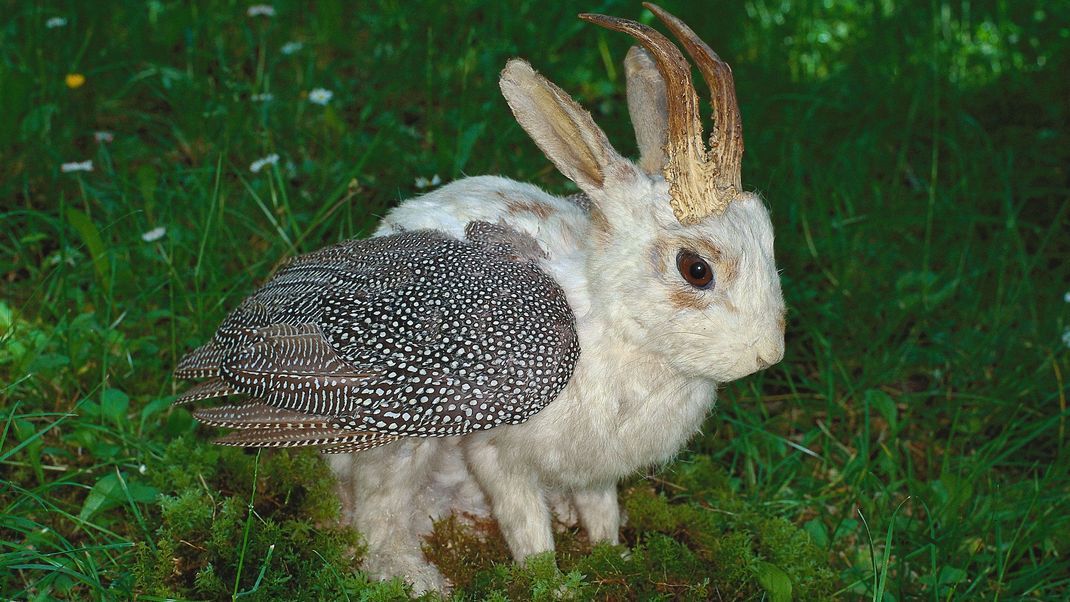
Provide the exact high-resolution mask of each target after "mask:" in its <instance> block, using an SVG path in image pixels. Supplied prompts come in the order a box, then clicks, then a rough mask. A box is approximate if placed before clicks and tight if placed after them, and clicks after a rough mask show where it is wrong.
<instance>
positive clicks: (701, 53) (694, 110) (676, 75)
mask: <svg viewBox="0 0 1070 602" xmlns="http://www.w3.org/2000/svg"><path fill="white" fill-rule="evenodd" d="M643 6H645V7H646V8H647V9H649V10H650V12H652V13H654V14H655V15H656V16H657V17H658V18H659V19H661V21H662V22H663V23H664V24H665V25H666V27H668V28H669V30H670V31H672V33H673V35H674V36H676V38H677V39H678V40H680V42H681V43H682V44H683V45H684V49H685V50H687V53H688V54H689V55H691V58H692V60H694V61H695V64H696V65H697V66H698V69H699V72H700V73H702V77H703V79H705V80H706V85H707V86H709V88H710V102H711V104H712V105H713V119H714V128H713V131H712V133H711V134H710V147H709V149H707V148H706V146H705V144H703V142H702V118H701V113H700V112H699V104H698V95H697V94H696V93H695V87H694V85H693V84H692V82H691V65H690V64H689V63H688V62H687V60H686V59H684V56H683V55H682V54H681V53H680V50H679V49H678V48H677V47H676V45H675V44H673V43H672V42H671V41H670V40H669V39H668V38H666V37H665V36H664V35H662V34H661V33H659V32H658V31H657V30H655V29H653V28H651V27H648V26H646V25H643V24H642V23H637V22H635V21H631V20H629V19H620V18H618V17H609V16H606V15H598V14H592V13H583V14H581V15H580V18H581V19H583V20H584V21H588V22H590V23H594V24H595V25H599V26H602V27H605V28H607V29H612V30H614V31H621V32H624V33H627V34H628V35H630V36H632V37H633V38H635V39H636V40H638V41H639V43H640V44H642V46H643V47H644V48H646V50H647V52H649V53H650V54H651V56H653V57H654V62H655V63H656V64H657V66H658V71H660V72H661V76H662V78H664V80H665V87H666V92H667V96H668V98H667V101H668V102H667V105H668V112H669V129H668V141H667V143H666V146H665V154H666V156H667V159H666V163H665V169H664V173H665V180H666V181H668V182H669V195H670V197H671V200H670V201H669V204H670V205H671V206H672V210H673V213H674V214H675V215H676V219H677V220H679V221H680V223H681V224H684V225H689V224H694V223H696V222H698V221H700V220H702V219H703V218H705V217H707V216H709V215H712V214H717V215H720V214H722V213H724V210H725V208H727V207H728V203H730V202H732V200H734V199H735V198H736V197H738V196H739V195H740V193H741V192H742V190H743V186H742V182H741V175H740V169H741V165H742V160H743V124H742V121H741V120H740V117H739V105H738V104H737V103H736V86H735V82H734V81H733V80H732V68H731V67H729V66H728V64H727V63H725V62H724V61H722V60H721V58H720V57H719V56H717V53H715V52H714V51H713V50H711V49H710V47H709V46H708V45H706V43H705V42H703V41H702V40H701V39H699V37H698V36H697V35H695V32H694V31H692V30H691V28H690V27H688V26H687V25H685V24H684V22H683V21H681V20H679V19H677V18H676V17H674V16H673V15H671V14H669V13H668V12H666V11H665V10H663V9H662V8H661V7H659V6H657V5H655V4H653V3H650V2H644V3H643Z"/></svg>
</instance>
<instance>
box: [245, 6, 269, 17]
mask: <svg viewBox="0 0 1070 602" xmlns="http://www.w3.org/2000/svg"><path fill="white" fill-rule="evenodd" d="M245 14H247V15H249V16H250V17H274V16H275V7H274V6H271V5H270V4H254V5H252V6H250V7H249V8H248V9H247V10H246V11H245Z"/></svg>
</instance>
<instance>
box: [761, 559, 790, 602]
mask: <svg viewBox="0 0 1070 602" xmlns="http://www.w3.org/2000/svg"><path fill="white" fill-rule="evenodd" d="M755 576H756V577H757V578H758V585H761V586H762V589H764V590H765V592H766V593H767V594H769V599H770V600H771V601H772V602H791V577H789V576H788V574H787V573H785V572H784V571H783V569H781V568H780V567H778V566H777V565H775V564H773V563H770V562H762V561H759V562H758V563H757V564H756V566H755Z"/></svg>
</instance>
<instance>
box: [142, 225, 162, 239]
mask: <svg viewBox="0 0 1070 602" xmlns="http://www.w3.org/2000/svg"><path fill="white" fill-rule="evenodd" d="M164 234H167V228H164V227H163V226H157V227H155V228H153V229H152V230H149V231H148V232H145V233H143V234H142V235H141V240H143V241H145V242H156V241H158V240H160V239H161V238H163V235H164Z"/></svg>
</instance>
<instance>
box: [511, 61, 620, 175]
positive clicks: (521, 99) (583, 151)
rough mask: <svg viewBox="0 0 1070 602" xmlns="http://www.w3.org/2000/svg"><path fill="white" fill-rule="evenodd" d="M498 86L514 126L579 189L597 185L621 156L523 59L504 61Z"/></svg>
mask: <svg viewBox="0 0 1070 602" xmlns="http://www.w3.org/2000/svg"><path fill="white" fill-rule="evenodd" d="M498 85H499V86H500V87H501V89H502V94H503V95H505V100H506V102H508V103H509V108H510V109H512V111H513V115H514V116H516V120H517V122H519V123H520V127H522V128H524V131H526V132H527V133H528V135H529V136H531V139H532V140H534V141H535V144H537V145H538V146H539V148H540V149H541V150H542V152H543V154H545V155H546V157H547V158H548V159H550V161H553V163H554V165H555V166H557V169H558V171H560V172H561V173H562V174H563V175H564V176H565V177H566V178H568V179H570V180H572V181H573V182H575V183H576V185H577V186H579V187H580V189H581V190H583V191H584V192H587V193H591V192H593V191H596V190H599V189H601V188H602V186H603V184H604V182H605V179H606V173H607V170H608V168H609V166H611V165H614V164H616V163H620V162H623V161H624V159H623V158H622V157H621V156H620V155H619V154H617V151H615V150H613V147H612V146H611V145H610V144H609V139H608V138H606V135H605V133H603V132H602V130H601V129H599V128H598V126H597V125H595V123H594V120H593V119H591V115H590V113H588V112H587V111H585V110H584V109H583V107H581V106H580V105H579V104H577V103H576V101H574V100H572V98H571V97H569V95H568V94H565V92H564V91H563V90H561V88H558V87H557V86H555V85H554V84H553V83H551V82H550V81H549V80H547V79H546V78H545V77H543V76H541V75H539V74H538V73H536V72H535V70H534V69H532V68H531V65H529V64H528V63H527V62H526V61H522V60H520V59H512V60H510V61H509V63H508V64H506V66H505V69H504V70H502V75H501V79H500V80H499V82H498Z"/></svg>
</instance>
